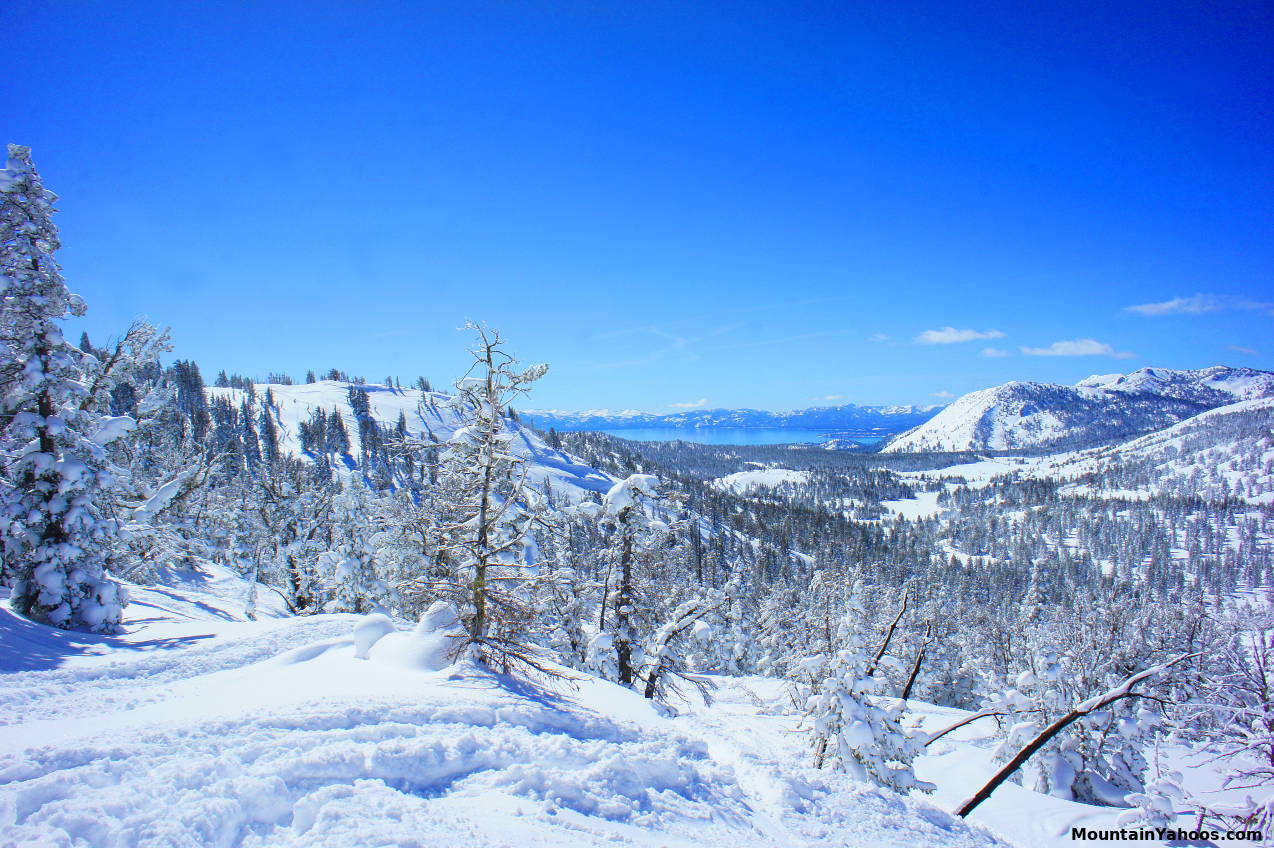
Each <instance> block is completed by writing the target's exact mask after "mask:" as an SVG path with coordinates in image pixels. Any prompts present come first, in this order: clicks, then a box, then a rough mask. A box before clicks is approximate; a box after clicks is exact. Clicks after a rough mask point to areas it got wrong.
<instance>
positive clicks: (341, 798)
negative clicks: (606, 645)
mask: <svg viewBox="0 0 1274 848" xmlns="http://www.w3.org/2000/svg"><path fill="white" fill-rule="evenodd" d="M165 577H166V579H167V580H168V581H169V582H170V584H171V585H169V586H166V587H150V588H144V587H134V589H133V592H134V596H135V600H134V603H133V604H132V605H131V606H129V607H128V609H127V613H126V614H127V619H126V632H125V633H123V634H122V635H120V636H115V637H95V636H86V635H82V634H72V633H65V632H60V631H55V630H51V629H49V628H45V627H41V626H39V625H34V624H31V623H29V622H26V621H24V620H22V619H19V618H17V617H15V616H14V615H12V614H11V613H9V612H8V611H7V610H5V611H4V612H3V613H0V638H2V640H3V644H4V645H5V647H6V650H5V652H4V654H3V659H2V660H0V723H2V724H0V845H3V846H45V845H47V846H93V848H97V847H98V846H103V848H112V847H113V846H333V847H334V846H342V848H344V846H380V845H386V846H388V845H393V846H436V845H474V846H485V845H509V846H587V845H615V844H621V845H623V844H626V845H636V846H652V848H653V846H686V848H689V847H690V846H729V848H740V846H783V847H784V848H788V847H789V846H873V848H874V846H906V848H911V846H995V845H1004V844H1017V845H1021V846H1048V845H1058V846H1060V845H1065V844H1070V843H1069V839H1068V833H1069V830H1068V829H1069V827H1071V826H1072V825H1077V824H1078V825H1086V826H1090V827H1111V826H1113V821H1114V818H1115V816H1116V815H1117V813H1118V811H1117V810H1110V809H1100V808H1092V807H1085V806H1082V805H1078V804H1072V803H1069V802H1065V801H1060V800H1057V799H1052V798H1046V797H1042V796H1039V795H1036V794H1034V793H1032V792H1029V791H1027V790H1024V789H1022V788H1020V787H1016V786H1004V787H1002V788H1001V789H1000V790H999V792H997V793H996V795H995V796H994V797H993V798H992V800H991V801H989V802H988V803H987V804H985V805H984V806H983V807H982V808H981V809H979V810H978V811H977V812H976V813H975V814H974V816H973V822H972V823H968V822H964V821H962V820H960V819H958V818H956V817H954V816H952V815H951V814H950V813H948V812H945V811H944V810H950V809H954V808H955V806H956V805H957V804H958V803H959V802H960V801H962V800H963V799H964V798H965V797H966V796H967V795H969V794H970V793H971V792H972V790H973V789H974V788H976V787H977V786H978V785H980V784H981V783H982V782H983V781H985V779H986V777H987V776H989V774H990V773H991V772H992V771H993V769H994V766H993V765H992V763H991V762H990V757H989V751H990V748H991V742H990V740H989V738H988V734H989V732H990V728H989V727H987V728H980V727H978V726H977V725H976V724H974V725H970V726H969V727H967V728H965V729H963V730H961V731H958V732H957V733H955V734H952V735H951V736H950V737H948V738H946V739H944V740H941V741H940V742H939V743H937V744H935V746H934V747H933V749H932V751H931V754H930V755H929V756H926V757H925V758H923V759H922V760H920V761H918V772H919V774H920V776H921V777H923V778H925V779H928V780H931V781H933V782H935V783H937V784H938V787H939V788H938V791H937V793H936V795H935V796H934V797H933V799H932V800H929V799H925V798H923V797H916V798H901V797H899V796H897V795H895V794H893V793H890V792H888V791H886V790H883V789H879V788H875V787H872V786H868V785H865V784H859V783H855V782H853V781H851V780H849V779H848V778H847V777H846V776H844V775H840V774H834V773H830V772H826V771H820V770H816V769H813V768H810V767H809V765H808V762H809V753H808V746H807V743H806V738H805V735H804V734H803V732H802V730H801V726H800V716H799V714H798V712H797V711H796V710H795V709H794V708H793V704H792V702H791V699H790V696H789V694H788V692H787V690H786V688H785V686H784V685H783V684H782V683H781V682H779V681H775V680H770V679H766V678H755V677H754V678H737V679H736V678H713V681H714V682H715V683H716V684H717V689H716V691H715V693H714V695H713V697H712V698H711V699H710V700H709V701H705V700H703V699H701V698H699V697H698V696H693V697H691V698H690V700H689V701H687V702H685V703H683V704H680V705H678V711H677V712H678V714H676V715H668V714H667V713H666V711H660V710H659V709H657V708H656V707H654V706H653V705H652V704H651V702H649V701H646V700H645V699H643V698H641V697H640V696H638V695H637V694H636V693H634V692H631V691H629V690H626V689H622V688H620V687H618V686H615V685H612V684H610V683H606V682H603V681H600V680H596V679H593V678H585V677H582V676H578V675H577V676H576V679H574V680H572V681H569V682H564V683H562V682H559V683H557V684H555V685H536V684H532V683H528V682H525V681H516V680H512V679H510V678H506V677H502V676H499V675H495V674H492V673H490V672H488V671H485V670H483V669H480V668H478V667H475V666H473V665H470V664H466V663H460V664H457V665H454V666H451V667H448V668H443V669H441V670H434V671H431V670H428V669H429V668H430V667H431V666H430V664H429V663H428V662H427V661H422V660H421V658H422V657H427V655H428V653H429V652H428V650H427V648H428V637H422V636H416V635H414V634H412V633H411V632H410V630H409V629H407V628H406V627H405V625H403V627H402V628H400V631H399V632H393V633H391V634H390V635H386V636H383V638H381V639H380V641H378V642H375V643H374V644H372V646H371V647H370V650H369V655H368V659H359V658H357V657H356V655H355V639H354V637H353V631H354V629H355V627H356V626H358V625H359V624H360V623H364V622H366V619H361V618H359V617H357V616H351V615H320V616H313V617H308V618H288V617H284V616H283V615H282V614H281V612H280V611H279V609H278V608H277V607H275V606H273V605H272V604H271V603H270V600H269V594H268V593H267V592H262V593H261V595H260V597H259V599H258V603H257V609H258V616H259V617H258V619H257V620H251V621H250V620H245V617H244V599H245V596H246V594H247V588H248V587H247V585H246V584H244V583H243V582H242V581H240V580H238V579H237V578H235V577H234V576H233V575H231V574H229V573H228V572H223V571H217V570H212V571H209V572H173V573H170V574H167V575H165ZM915 707H916V708H917V709H918V712H919V713H920V715H921V717H922V719H923V720H924V723H925V727H926V729H928V730H934V729H937V728H940V727H944V726H946V725H947V724H949V723H952V722H954V721H956V720H958V719H959V718H961V717H963V716H966V715H967V713H963V712H961V711H959V710H951V709H946V708H940V707H930V706H927V705H923V704H916V705H915ZM983 723H984V724H988V723H989V722H983ZM996 833H998V834H1002V835H1003V837H1007V839H1004V838H1003V837H1000V836H996V835H994V834H996Z"/></svg>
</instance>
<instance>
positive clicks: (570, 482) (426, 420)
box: [207, 380, 615, 500]
mask: <svg viewBox="0 0 1274 848" xmlns="http://www.w3.org/2000/svg"><path fill="white" fill-rule="evenodd" d="M350 386H351V384H350V383H345V382H340V381H337V380H319V381H318V382H316V383H305V384H297V385H284V384H279V383H260V384H257V385H255V387H254V390H255V392H256V395H257V397H258V398H259V399H260V398H264V397H265V395H266V392H267V391H268V392H269V393H270V395H271V396H272V397H273V398H274V408H275V410H276V413H275V422H276V424H277V425H278V431H279V448H280V449H281V450H283V451H284V452H286V453H291V454H293V455H297V456H300V455H302V451H301V438H300V426H301V423H302V422H304V421H306V420H307V419H308V418H309V417H310V415H311V414H312V413H313V412H314V410H316V409H322V410H324V411H326V412H331V411H332V410H336V411H337V413H339V414H340V416H341V418H342V420H343V421H344V423H345V429H346V431H347V432H348V433H349V438H350V442H351V447H350V455H351V457H354V456H358V455H359V454H360V453H361V452H362V450H361V445H360V444H359V428H358V422H357V420H356V418H355V415H354V410H353V408H352V407H351V406H350V399H349V389H350ZM358 388H360V389H365V390H366V391H367V395H368V401H369V406H370V409H371V417H372V418H373V419H374V420H375V421H376V422H377V423H379V424H381V425H382V426H384V427H386V428H391V429H392V428H393V427H395V426H396V425H397V424H398V421H399V418H400V417H401V418H403V419H404V420H405V423H406V429H407V432H408V433H409V434H410V435H412V436H414V437H417V438H421V439H426V440H429V441H445V440H446V439H447V438H449V437H450V436H451V434H452V433H454V432H455V431H456V428H458V427H461V426H463V425H464V422H463V421H462V420H461V417H460V415H459V414H458V413H457V412H456V410H455V409H453V408H452V406H451V397H450V396H449V395H446V394H443V393H442V392H423V391H420V390H419V389H402V388H390V387H389V386H382V385H373V384H367V385H359V386H358ZM207 391H208V395H209V397H210V398H217V397H222V398H226V399H229V400H230V401H231V402H232V403H234V404H235V405H239V404H241V403H243V401H244V400H245V399H246V394H245V393H244V392H243V391H242V390H241V389H234V388H209V389H208V390H207ZM507 425H508V428H509V430H510V432H512V433H513V434H514V436H515V438H514V441H513V445H512V448H513V450H514V451H515V452H517V453H519V454H521V455H522V456H523V457H525V458H526V459H527V460H529V462H530V466H531V468H530V480H531V482H532V484H533V485H537V486H538V485H540V484H542V483H543V482H545V481H547V482H549V483H550V484H551V485H552V487H553V489H554V491H557V492H561V493H563V494H565V495H567V497H568V498H569V499H571V500H578V499H579V498H580V497H582V496H583V495H584V493H586V492H605V491H606V490H607V489H609V488H610V487H611V486H612V485H614V483H615V481H614V480H613V479H611V477H610V476H609V475H607V474H604V473H602V472H600V471H598V470H596V469H595V468H591V467H590V466H588V465H587V464H585V463H584V461H583V460H581V459H579V458H578V457H574V456H572V455H570V454H568V453H566V452H565V451H561V450H555V449H553V448H551V447H549V446H548V445H546V444H545V443H544V440H543V439H541V438H540V437H539V436H538V435H536V433H535V432H534V431H533V430H531V429H530V428H528V427H523V426H521V425H520V424H519V423H518V422H516V421H508V422H507ZM352 463H353V460H352V459H349V460H348V461H347V465H352Z"/></svg>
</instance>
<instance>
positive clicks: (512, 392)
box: [438, 323, 548, 669]
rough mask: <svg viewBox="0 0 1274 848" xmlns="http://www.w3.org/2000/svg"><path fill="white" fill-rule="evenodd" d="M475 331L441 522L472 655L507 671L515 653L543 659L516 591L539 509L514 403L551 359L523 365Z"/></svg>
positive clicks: (445, 468) (495, 337)
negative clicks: (509, 412) (513, 427)
mask: <svg viewBox="0 0 1274 848" xmlns="http://www.w3.org/2000/svg"><path fill="white" fill-rule="evenodd" d="M466 329H470V330H473V331H474V332H475V333H476V334H477V337H478V338H477V345H476V346H475V347H474V348H473V349H471V350H470V353H471V354H472V355H473V357H474V364H473V365H472V366H471V367H470V370H469V372H468V374H467V375H466V376H465V377H464V378H462V379H461V380H459V381H458V382H457V383H456V394H455V396H454V397H453V399H452V403H453V405H454V407H455V408H456V410H457V411H458V412H459V413H460V414H461V415H462V416H463V417H464V419H465V420H466V422H467V423H466V425H465V426H463V427H460V428H458V429H457V430H456V431H455V432H454V433H453V434H452V435H451V438H450V439H448V440H447V443H446V445H445V447H444V448H443V450H442V454H441V463H440V464H441V467H440V470H439V483H438V485H439V503H440V505H441V513H442V516H441V520H440V522H439V526H438V530H439V533H440V536H441V539H442V544H441V548H442V551H443V556H444V558H445V561H446V562H447V563H449V564H450V566H451V567H452V569H453V570H454V574H455V578H454V582H455V587H456V588H457V589H458V590H459V593H460V595H461V598H462V600H463V603H464V609H463V617H464V620H465V625H466V629H467V631H468V634H469V635H468V652H469V655H470V656H471V657H472V658H473V659H476V660H478V661H480V662H485V663H496V662H498V663H499V664H500V665H501V666H502V667H504V668H506V669H507V668H508V667H509V665H510V662H511V661H518V662H521V663H524V664H525V663H530V664H534V661H533V660H532V659H531V658H530V657H529V655H528V654H527V652H526V650H525V648H524V645H523V643H522V640H523V638H524V637H525V634H526V630H527V628H528V622H527V621H526V617H527V610H526V609H525V599H524V598H521V597H519V594H518V592H517V589H518V583H519V582H520V581H521V579H522V577H523V576H524V569H525V567H526V565H527V562H526V553H527V548H528V545H529V543H530V535H531V529H532V524H533V523H534V521H535V520H536V514H537V512H538V509H537V506H536V497H535V494H534V493H533V492H532V491H531V489H530V487H529V486H528V485H527V467H526V461H525V460H524V459H523V458H522V457H521V456H519V455H518V454H517V453H516V452H515V451H514V450H513V449H512V442H513V440H514V438H515V436H514V434H513V433H511V432H510V431H509V429H508V419H507V416H506V415H505V410H506V409H507V407H508V405H509V403H510V401H512V400H513V399H514V398H515V397H518V396H520V395H525V394H527V393H528V392H529V389H528V386H529V385H530V384H531V383H533V382H535V381H536V380H538V379H540V378H541V377H543V376H544V374H545V372H547V371H548V366H547V365H533V366H531V367H530V368H526V369H523V370H518V369H517V368H516V365H517V360H515V359H514V358H513V356H512V355H510V354H509V353H508V352H507V351H506V350H505V347H504V345H505V342H504V339H503V338H501V336H500V334H499V333H498V332H496V331H493V330H489V329H487V328H486V327H483V326H480V325H477V324H473V323H470V324H468V325H466Z"/></svg>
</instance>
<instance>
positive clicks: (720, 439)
mask: <svg viewBox="0 0 1274 848" xmlns="http://www.w3.org/2000/svg"><path fill="white" fill-rule="evenodd" d="M602 432H603V433H609V434H610V435H612V436H618V437H619V438H621V439H632V440H633V441H637V442H671V441H676V440H680V441H683V442H697V443H698V444H701V445H789V444H798V443H800V444H818V443H820V442H826V441H827V440H828V439H834V438H846V439H848V440H850V441H854V442H858V443H859V444H862V445H871V444H875V443H876V442H877V441H879V439H874V438H866V437H858V436H843V437H842V436H837V435H836V434H835V433H831V434H829V433H828V431H826V430H795V429H791V430H787V429H778V428H764V427H749V428H746V429H745V428H735V427H700V428H686V429H684V430H683V429H680V428H677V427H635V428H632V429H629V430H603V431H602Z"/></svg>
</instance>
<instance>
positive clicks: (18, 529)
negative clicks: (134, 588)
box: [0, 145, 132, 632]
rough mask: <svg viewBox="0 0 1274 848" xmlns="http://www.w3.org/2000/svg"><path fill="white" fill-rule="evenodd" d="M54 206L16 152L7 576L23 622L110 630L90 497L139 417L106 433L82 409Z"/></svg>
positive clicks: (0, 410) (3, 235)
mask: <svg viewBox="0 0 1274 848" xmlns="http://www.w3.org/2000/svg"><path fill="white" fill-rule="evenodd" d="M55 201H56V196H55V195H54V194H53V193H52V192H50V191H48V190H46V189H45V188H44V185H43V183H42V181H41V179H40V176H39V174H38V173H37V172H36V170H35V166H34V165H33V164H32V162H31V151H30V149H29V148H26V147H22V146H20V145H10V146H9V158H8V162H7V164H6V167H5V169H4V171H2V172H0V286H3V296H4V299H3V306H2V307H0V337H2V338H0V341H2V343H3V362H0V392H2V394H0V426H2V427H3V460H2V461H3V463H4V475H3V476H4V485H3V491H2V492H0V531H2V533H3V542H4V552H3V553H4V557H3V563H4V566H3V569H0V572H2V573H3V575H4V578H5V581H6V582H8V583H10V584H11V586H12V589H13V594H12V598H11V601H10V603H11V604H12V606H13V608H14V609H15V610H17V611H18V612H19V613H21V614H23V615H27V616H30V617H31V618H33V619H35V620H37V621H44V622H47V623H49V624H54V625H56V626H58V627H63V628H68V629H70V628H83V629H87V630H93V631H98V632H109V631H111V630H113V629H114V628H115V627H116V626H117V625H118V624H119V621H120V615H121V610H122V607H123V605H124V604H125V603H126V601H127V598H126V595H125V593H124V592H123V591H122V590H121V589H120V587H119V586H118V585H117V584H116V583H114V582H113V581H112V580H111V579H110V578H109V577H107V576H106V573H105V572H106V558H107V552H108V550H109V544H110V538H111V536H112V535H113V534H114V533H115V531H116V525H115V522H113V521H111V520H109V519H107V518H106V517H105V516H103V515H102V514H101V512H100V510H99V508H98V505H97V504H96V503H95V500H94V499H95V497H96V496H97V495H98V492H99V490H100V489H101V488H102V487H103V486H105V485H107V484H109V472H107V470H106V468H105V450H104V447H103V445H104V444H106V443H108V442H109V441H111V440H112V439H114V438H116V437H118V436H120V435H122V434H123V433H124V432H127V430H128V429H129V428H130V426H129V425H131V423H132V419H131V418H126V417H121V418H120V419H118V420H116V421H114V422H111V423H110V426H108V427H105V428H101V427H100V426H99V425H100V424H101V423H102V422H100V421H99V420H98V416H96V415H94V414H93V413H91V412H89V411H88V410H86V409H81V408H80V406H81V402H82V401H83V400H84V385H83V383H82V378H83V376H84V371H83V366H84V364H85V357H86V356H91V355H89V354H85V353H84V352H83V351H81V350H79V349H77V348H75V347H73V346H72V345H70V344H69V343H67V342H66V341H65V340H64V339H63V337H62V330H61V327H60V326H59V322H60V321H61V320H63V319H65V318H67V317H68V316H70V315H82V314H84V311H85V307H84V302H83V301H82V300H81V299H80V298H79V296H77V295H74V294H72V293H71V292H70V291H69V290H68V289H67V287H66V283H65V282H63V279H62V272H61V269H60V268H59V267H58V264H57V262H56V261H55V260H54V258H53V253H54V251H56V250H57V249H58V247H59V242H58V233H57V228H56V227H55V226H54V224H53V221H52V214H53V212H54V209H53V203H54V202H55ZM90 399H91V398H90Z"/></svg>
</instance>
